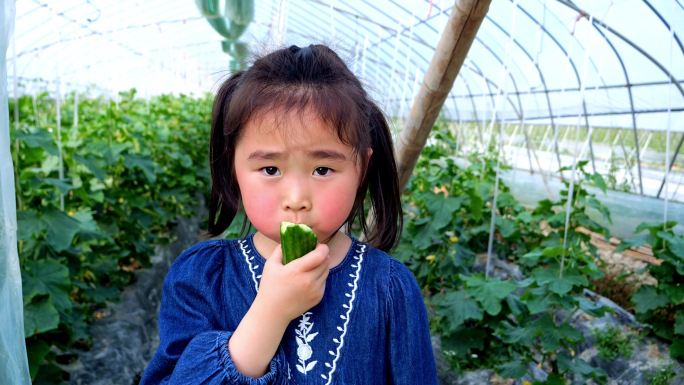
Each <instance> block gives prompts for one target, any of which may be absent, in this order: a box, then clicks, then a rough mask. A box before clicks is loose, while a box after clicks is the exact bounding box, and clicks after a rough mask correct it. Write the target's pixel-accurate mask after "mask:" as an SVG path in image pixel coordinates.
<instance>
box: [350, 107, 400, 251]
mask: <svg viewBox="0 0 684 385" xmlns="http://www.w3.org/2000/svg"><path fill="white" fill-rule="evenodd" d="M368 104H369V111H368V125H369V127H368V128H369V131H370V136H371V138H370V139H371V148H372V149H373V154H372V155H371V157H370V160H369V162H368V166H367V168H366V175H365V178H364V179H365V180H364V182H363V184H362V185H361V186H360V188H359V194H358V195H357V202H360V205H359V208H360V209H358V210H357V211H358V212H357V213H354V211H352V216H357V217H358V219H359V222H360V223H361V228H362V230H363V234H364V236H365V237H366V241H367V242H368V243H370V244H371V245H373V246H374V247H376V248H378V249H380V250H384V251H388V250H390V249H391V248H392V247H393V246H394V245H395V244H396V243H397V241H398V240H399V235H400V234H401V228H402V216H401V195H400V192H399V179H398V172H397V164H396V162H395V160H394V148H393V146H392V134H391V132H390V129H389V126H388V125H387V121H386V120H385V117H384V116H383V114H382V112H381V111H380V109H379V108H378V106H377V105H375V103H373V102H371V101H368ZM366 190H367V191H368V192H369V195H370V203H371V207H370V212H369V214H370V218H371V222H370V223H366V218H365V217H364V216H365V213H364V211H365V210H363V199H364V198H365V193H366ZM355 206H356V205H355ZM353 219H354V218H353V217H352V218H351V221H350V222H353ZM350 224H351V223H350ZM369 224H370V228H368V225H369Z"/></svg>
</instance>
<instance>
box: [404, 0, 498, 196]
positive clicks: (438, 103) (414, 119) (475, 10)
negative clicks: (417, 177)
mask: <svg viewBox="0 0 684 385" xmlns="http://www.w3.org/2000/svg"><path fill="white" fill-rule="evenodd" d="M490 3H491V0H460V1H459V0H456V1H455V2H454V8H453V9H452V10H451V14H450V15H449V21H448V22H447V25H446V27H445V28H444V31H443V32H442V36H441V37H440V39H439V43H437V48H436V50H435V54H434V56H433V57H432V61H431V62H430V66H429V67H428V69H427V72H426V73H425V78H424V79H423V82H422V83H421V84H420V89H419V90H418V95H416V98H415V99H414V102H413V106H412V107H411V112H410V115H409V118H408V121H407V122H406V126H404V129H403V130H402V132H401V134H400V136H399V138H398V140H397V148H396V157H397V168H398V171H399V188H400V190H403V189H404V188H405V187H406V184H407V182H408V180H409V177H410V176H411V173H412V172H413V168H414V167H415V166H416V161H417V160H418V156H419V155H420V152H421V150H422V149H423V147H424V146H425V142H426V141H427V138H428V136H429V134H430V130H431V129H432V126H433V125H434V124H435V121H436V120H437V117H438V116H439V111H440V110H441V109H442V106H443V105H444V101H445V100H446V98H447V95H448V94H449V91H451V87H452V86H453V84H454V80H455V79H456V75H458V71H459V70H460V69H461V66H462V65H463V62H464V60H465V57H466V54H467V53H468V50H469V49H470V46H471V45H472V43H473V40H474V39H475V34H476V33H477V30H478V29H479V28H480V24H482V20H483V19H484V17H485V15H486V14H487V10H488V9H489V4H490Z"/></svg>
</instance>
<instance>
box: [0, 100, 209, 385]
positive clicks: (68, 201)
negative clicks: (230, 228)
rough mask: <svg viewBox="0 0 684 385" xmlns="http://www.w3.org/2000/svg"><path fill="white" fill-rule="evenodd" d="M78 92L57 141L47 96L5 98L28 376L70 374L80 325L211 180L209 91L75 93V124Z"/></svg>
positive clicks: (112, 296) (39, 379)
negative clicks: (15, 120)
mask: <svg viewBox="0 0 684 385" xmlns="http://www.w3.org/2000/svg"><path fill="white" fill-rule="evenodd" d="M74 98H75V95H74V94H71V95H68V96H67V97H66V98H65V100H64V101H62V105H61V108H60V115H61V143H60V142H58V141H57V137H58V133H57V131H58V130H57V121H56V116H57V111H56V108H57V105H56V102H55V100H54V99H52V98H51V97H49V96H48V95H47V94H45V93H43V94H38V95H35V96H33V97H31V96H24V97H21V98H19V99H18V100H12V101H10V116H14V113H15V111H14V110H15V109H18V113H19V124H18V125H16V124H12V125H11V132H10V136H11V139H12V143H13V148H12V150H13V153H12V156H13V161H14V166H15V170H16V172H17V175H16V177H17V178H16V180H17V181H18V182H17V219H18V228H19V231H18V240H19V258H20V265H21V270H22V280H23V297H24V318H25V321H24V329H25V333H26V343H27V350H28V355H29V364H30V370H31V376H32V378H33V380H34V383H59V382H61V381H64V380H66V379H67V378H66V375H65V373H64V372H63V371H62V370H61V369H60V368H59V365H60V364H68V363H69V362H71V361H72V360H73V359H74V358H75V356H74V353H73V352H74V349H75V348H87V347H88V345H89V344H90V343H91V338H90V336H89V335H88V333H87V324H88V323H89V322H91V321H92V320H93V319H94V318H95V317H97V314H98V310H100V309H102V308H103V307H105V306H106V304H107V303H108V302H111V301H116V300H117V299H118V297H119V294H120V290H121V289H122V288H123V287H124V286H126V285H128V284H130V283H131V281H132V279H133V274H132V272H133V271H134V270H136V269H137V268H139V267H143V266H147V265H149V263H150V256H151V255H153V252H154V246H155V245H157V244H163V243H166V242H169V241H170V240H171V232H170V230H171V229H172V228H173V225H174V223H175V222H176V221H177V220H178V218H179V217H183V216H191V215H194V212H193V210H194V209H195V208H196V207H197V204H198V200H199V198H200V197H201V195H202V194H203V193H205V192H206V191H207V189H208V186H209V171H208V164H207V153H208V140H209V131H210V118H211V97H210V96H209V95H207V96H205V97H203V98H193V97H188V96H183V95H181V96H169V95H165V96H159V97H155V98H152V99H150V100H144V99H141V98H137V97H136V94H135V91H134V90H131V91H129V92H124V93H121V94H119V95H118V97H117V98H116V99H117V100H116V101H114V100H109V99H105V98H102V97H100V98H92V97H91V98H89V97H86V96H84V95H79V98H78V99H79V101H78V114H77V115H78V122H77V124H75V117H76V114H75V110H74V105H75V104H74ZM60 147H61V154H62V159H63V164H64V166H63V167H64V178H63V179H60V178H59V164H60ZM62 195H63V197H64V198H63V199H64V207H63V208H62V207H61V203H60V196H62Z"/></svg>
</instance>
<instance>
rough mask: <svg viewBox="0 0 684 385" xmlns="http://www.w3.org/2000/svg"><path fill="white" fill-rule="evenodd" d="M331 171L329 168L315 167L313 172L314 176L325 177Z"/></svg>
mask: <svg viewBox="0 0 684 385" xmlns="http://www.w3.org/2000/svg"><path fill="white" fill-rule="evenodd" d="M332 172H333V170H332V169H331V168H329V167H316V169H315V170H314V175H318V176H325V175H329V174H332Z"/></svg>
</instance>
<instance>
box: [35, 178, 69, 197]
mask: <svg viewBox="0 0 684 385" xmlns="http://www.w3.org/2000/svg"><path fill="white" fill-rule="evenodd" d="M43 182H44V183H46V184H48V185H50V186H54V187H57V188H58V189H59V192H60V193H62V194H66V193H68V192H69V191H71V190H73V189H74V188H75V187H74V186H73V185H71V184H69V183H67V180H66V179H58V178H43Z"/></svg>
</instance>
